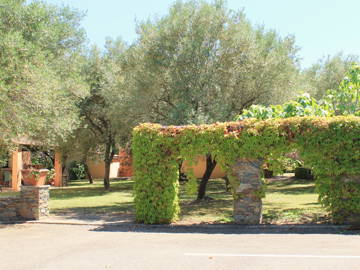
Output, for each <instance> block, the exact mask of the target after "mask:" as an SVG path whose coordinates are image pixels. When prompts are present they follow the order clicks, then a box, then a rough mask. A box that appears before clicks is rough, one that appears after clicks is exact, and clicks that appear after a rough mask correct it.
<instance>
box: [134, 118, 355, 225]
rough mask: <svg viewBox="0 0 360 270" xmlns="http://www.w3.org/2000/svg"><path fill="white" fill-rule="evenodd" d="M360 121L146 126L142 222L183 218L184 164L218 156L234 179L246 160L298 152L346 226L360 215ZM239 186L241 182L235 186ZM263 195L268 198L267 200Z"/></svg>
mask: <svg viewBox="0 0 360 270" xmlns="http://www.w3.org/2000/svg"><path fill="white" fill-rule="evenodd" d="M359 134H360V117H328V118H326V117H293V118H287V119H268V120H264V121H259V120H255V119H246V120H243V121H239V122H228V123H215V124H212V125H200V126H183V127H176V126H168V127H164V126H161V125H158V124H142V125H139V126H138V127H136V128H135V129H134V131H133V145H132V151H133V157H134V170H135V208H136V218H137V221H138V222H144V223H170V222H173V221H175V220H176V219H177V217H178V213H179V211H180V208H179V199H178V188H179V186H178V168H179V164H178V163H179V160H181V159H184V160H195V158H196V156H198V155H205V154H207V153H211V154H212V155H214V156H215V155H216V157H217V162H218V164H219V165H220V166H221V167H222V168H223V169H224V170H225V171H227V172H228V173H229V174H231V166H232V165H233V164H234V162H235V161H236V160H237V159H239V158H252V159H261V160H263V161H264V162H265V161H266V162H268V163H269V164H271V166H273V167H276V162H272V161H276V160H279V158H280V157H282V156H283V155H284V154H286V153H289V152H290V151H292V150H294V149H296V150H297V151H299V152H301V156H302V158H303V159H304V161H305V162H306V163H307V164H311V165H312V169H313V171H314V174H315V175H316V178H317V190H318V192H319V199H320V201H321V203H322V204H323V205H324V206H325V207H327V209H328V210H329V211H330V212H331V213H332V215H333V217H334V219H335V221H337V222H342V221H343V220H344V219H345V218H346V217H347V216H349V215H356V214H358V215H360V135H359ZM232 186H233V187H235V186H236V183H234V182H232ZM261 195H262V194H261Z"/></svg>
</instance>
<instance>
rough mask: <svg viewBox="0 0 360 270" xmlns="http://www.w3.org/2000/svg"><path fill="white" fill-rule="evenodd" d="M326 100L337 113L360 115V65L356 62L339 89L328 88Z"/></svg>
mask: <svg viewBox="0 0 360 270" xmlns="http://www.w3.org/2000/svg"><path fill="white" fill-rule="evenodd" d="M325 100H326V101H327V102H328V103H329V104H331V106H332V111H333V112H334V114H335V115H358V116H360V104H359V103H360V65H356V64H354V65H353V66H352V67H351V68H350V69H349V71H348V72H347V74H346V76H345V78H344V79H343V80H342V81H341V83H340V86H339V88H338V89H337V90H328V91H327V95H326V96H325Z"/></svg>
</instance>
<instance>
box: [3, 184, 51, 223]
mask: <svg viewBox="0 0 360 270" xmlns="http://www.w3.org/2000/svg"><path fill="white" fill-rule="evenodd" d="M48 215H49V186H40V187H35V186H23V187H22V188H21V192H20V196H8V197H0V221H16V220H39V219H41V218H42V217H46V216H48Z"/></svg>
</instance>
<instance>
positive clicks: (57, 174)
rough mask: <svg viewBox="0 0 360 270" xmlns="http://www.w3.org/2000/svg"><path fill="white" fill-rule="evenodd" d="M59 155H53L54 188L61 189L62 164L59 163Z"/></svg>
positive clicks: (57, 153)
mask: <svg viewBox="0 0 360 270" xmlns="http://www.w3.org/2000/svg"><path fill="white" fill-rule="evenodd" d="M61 159H62V157H61V153H59V152H56V153H55V183H54V185H55V187H62V186H63V181H62V162H61Z"/></svg>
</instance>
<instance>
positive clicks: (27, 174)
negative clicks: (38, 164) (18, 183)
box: [21, 168, 49, 186]
mask: <svg viewBox="0 0 360 270" xmlns="http://www.w3.org/2000/svg"><path fill="white" fill-rule="evenodd" d="M48 172H49V170H48V169H32V168H31V169H23V170H21V173H22V178H23V181H24V185H25V186H43V185H45V182H46V176H47V174H48Z"/></svg>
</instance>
